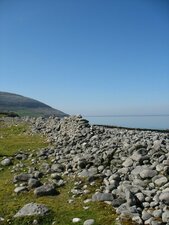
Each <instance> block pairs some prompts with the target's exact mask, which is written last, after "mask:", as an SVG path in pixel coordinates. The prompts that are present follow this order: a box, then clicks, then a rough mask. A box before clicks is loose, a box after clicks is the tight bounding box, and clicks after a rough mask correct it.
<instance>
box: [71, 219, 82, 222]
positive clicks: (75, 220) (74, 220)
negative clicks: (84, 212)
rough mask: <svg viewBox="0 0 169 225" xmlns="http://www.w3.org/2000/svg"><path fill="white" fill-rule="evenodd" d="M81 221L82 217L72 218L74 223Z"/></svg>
mask: <svg viewBox="0 0 169 225" xmlns="http://www.w3.org/2000/svg"><path fill="white" fill-rule="evenodd" d="M80 221H81V219H80V218H73V219H72V222H73V223H78V222H80Z"/></svg>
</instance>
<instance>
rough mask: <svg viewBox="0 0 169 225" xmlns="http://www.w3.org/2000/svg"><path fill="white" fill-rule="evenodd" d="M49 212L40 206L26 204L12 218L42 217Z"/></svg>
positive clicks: (43, 206)
mask: <svg viewBox="0 0 169 225" xmlns="http://www.w3.org/2000/svg"><path fill="white" fill-rule="evenodd" d="M48 212H49V209H48V208H47V207H46V206H45V205H42V204H37V203H33V202H31V203H28V204H26V205H25V206H24V207H23V208H21V209H20V210H19V211H18V212H17V213H16V214H15V215H14V217H22V216H35V215H37V216H44V215H45V214H46V213H48Z"/></svg>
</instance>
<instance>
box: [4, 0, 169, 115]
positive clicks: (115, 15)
mask: <svg viewBox="0 0 169 225" xmlns="http://www.w3.org/2000/svg"><path fill="white" fill-rule="evenodd" d="M0 90H1V91H8V92H13V93H17V94H21V95H24V96H27V97H32V98H34V99H37V100H40V101H42V102H45V103H46V104H49V105H51V106H52V107H55V108H57V109H60V110H62V111H64V112H66V113H69V114H83V115H84V114H85V115H103V114H107V115H110V114H159V113H162V114H169V1H168V0H15V1H13V0H0Z"/></svg>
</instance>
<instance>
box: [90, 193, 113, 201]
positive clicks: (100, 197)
mask: <svg viewBox="0 0 169 225" xmlns="http://www.w3.org/2000/svg"><path fill="white" fill-rule="evenodd" d="M113 199H114V198H113V195H112V194H111V193H100V192H98V193H95V194H94V195H93V196H92V200H93V201H113Z"/></svg>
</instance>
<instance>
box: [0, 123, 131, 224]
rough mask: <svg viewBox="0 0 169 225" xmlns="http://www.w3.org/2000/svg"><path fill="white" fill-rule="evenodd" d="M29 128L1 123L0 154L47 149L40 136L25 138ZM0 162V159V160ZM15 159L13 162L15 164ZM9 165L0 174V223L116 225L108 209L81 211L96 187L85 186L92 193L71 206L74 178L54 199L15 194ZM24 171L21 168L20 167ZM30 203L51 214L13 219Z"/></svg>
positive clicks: (94, 207)
mask: <svg viewBox="0 0 169 225" xmlns="http://www.w3.org/2000/svg"><path fill="white" fill-rule="evenodd" d="M28 130H29V126H28V125H27V124H20V125H17V126H6V125H5V124H4V123H2V122H0V155H1V156H4V155H7V156H12V155H13V154H15V153H16V152H17V151H18V150H20V149H22V150H25V151H26V152H28V149H29V151H31V150H36V149H38V148H41V147H45V146H47V144H46V143H45V139H44V138H43V137H41V136H39V135H33V136H32V135H28V133H27V131H28ZM0 160H1V157H0ZM17 162H18V161H17V160H16V161H15V162H14V163H17ZM23 163H24V164H25V166H29V165H30V161H29V160H28V159H27V160H25V161H23ZM11 169H12V166H9V167H5V168H3V170H1V171H0V216H1V217H3V218H5V222H4V223H3V224H11V225H27V224H32V221H33V220H34V219H35V218H36V219H37V220H38V222H39V224H41V225H51V224H52V222H53V221H56V223H55V224H56V225H73V223H72V219H73V218H74V217H79V218H81V219H82V221H81V222H79V223H77V225H83V222H84V221H85V220H87V219H94V220H95V225H115V218H116V215H115V213H114V211H113V209H112V207H111V206H109V205H107V204H104V203H99V202H97V203H96V202H94V203H93V202H91V203H88V205H89V209H87V210H84V209H83V206H85V204H84V203H83V201H84V199H86V198H89V197H91V195H92V192H93V191H94V190H95V189H96V188H97V185H96V186H95V187H91V186H90V185H88V187H89V190H90V191H91V193H90V194H88V195H83V196H81V197H76V198H75V200H74V202H73V203H71V204H70V203H68V200H69V199H70V198H71V193H70V190H71V188H72V187H73V184H74V178H68V177H65V178H64V180H66V181H67V183H66V185H65V186H64V187H61V188H60V189H59V192H60V194H59V195H57V196H44V197H39V198H37V197H36V196H35V195H34V194H33V191H32V190H31V191H29V192H27V193H21V194H19V195H16V194H15V193H14V188H15V186H14V184H13V182H12V180H13V176H14V175H13V174H12V173H11ZM23 170H24V168H23ZM30 202H36V203H42V204H45V205H46V206H47V207H48V208H49V209H50V211H51V212H50V214H49V215H48V216H45V217H25V218H17V219H14V218H13V216H14V215H15V214H16V212H17V211H18V210H19V209H20V208H22V207H23V206H24V205H25V204H27V203H30ZM129 224H131V223H129Z"/></svg>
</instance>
